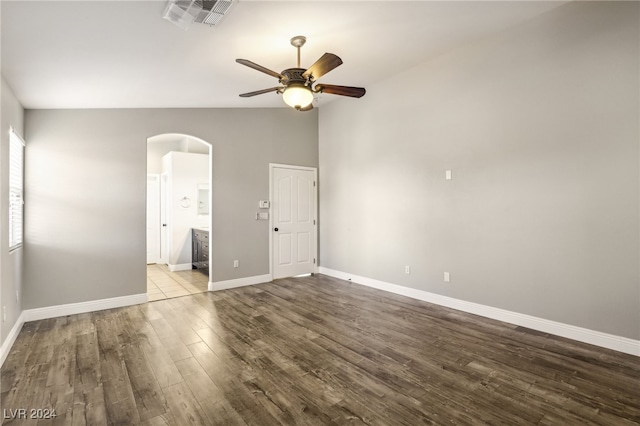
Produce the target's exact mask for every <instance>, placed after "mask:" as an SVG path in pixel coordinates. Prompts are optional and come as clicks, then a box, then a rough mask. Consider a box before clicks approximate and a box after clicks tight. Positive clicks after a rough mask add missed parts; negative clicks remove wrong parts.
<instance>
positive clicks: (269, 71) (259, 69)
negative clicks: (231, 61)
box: [236, 59, 284, 80]
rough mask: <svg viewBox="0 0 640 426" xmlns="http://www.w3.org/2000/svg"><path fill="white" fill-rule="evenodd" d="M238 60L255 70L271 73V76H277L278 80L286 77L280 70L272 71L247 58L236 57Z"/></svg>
mask: <svg viewBox="0 0 640 426" xmlns="http://www.w3.org/2000/svg"><path fill="white" fill-rule="evenodd" d="M236 62H237V63H239V64H242V65H244V66H247V67H249V68H253V69H254V70H258V71H260V72H263V73H265V74H269V75H270V76H271V77H275V78H277V79H278V80H280V79H282V78H284V76H283V75H282V74H280V73H279V72H275V71H271V70H270V69H269V68H265V67H263V66H262V65H258V64H256V63H255V62H251V61H249V60H247V59H236Z"/></svg>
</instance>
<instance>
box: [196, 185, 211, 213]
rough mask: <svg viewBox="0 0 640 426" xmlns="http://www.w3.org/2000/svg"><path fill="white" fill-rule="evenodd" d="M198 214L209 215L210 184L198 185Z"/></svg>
mask: <svg viewBox="0 0 640 426" xmlns="http://www.w3.org/2000/svg"><path fill="white" fill-rule="evenodd" d="M198 214H199V215H207V214H209V184H207V183H199V184H198Z"/></svg>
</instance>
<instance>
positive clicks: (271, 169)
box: [269, 163, 318, 279]
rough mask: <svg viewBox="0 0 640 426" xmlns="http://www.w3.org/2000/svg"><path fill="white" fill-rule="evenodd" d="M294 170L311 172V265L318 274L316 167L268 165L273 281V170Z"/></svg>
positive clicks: (271, 275)
mask: <svg viewBox="0 0 640 426" xmlns="http://www.w3.org/2000/svg"><path fill="white" fill-rule="evenodd" d="M275 168H279V169H294V170H305V171H312V172H313V181H314V185H313V199H314V201H315V202H314V203H313V205H314V212H313V219H314V223H315V226H314V227H313V232H314V237H315V245H314V247H313V257H314V259H316V260H315V264H314V265H313V273H314V274H317V273H318V184H317V182H318V168H317V167H307V166H295V165H291V164H278V163H269V200H270V201H269V276H270V277H271V279H273V259H274V254H273V203H272V201H273V191H274V188H273V169H275Z"/></svg>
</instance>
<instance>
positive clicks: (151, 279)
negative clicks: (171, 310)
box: [147, 264, 209, 302]
mask: <svg viewBox="0 0 640 426" xmlns="http://www.w3.org/2000/svg"><path fill="white" fill-rule="evenodd" d="M208 281H209V277H208V276H207V275H206V274H203V273H202V272H199V271H197V270H190V271H178V272H171V271H169V269H168V268H167V265H158V264H152V265H147V294H148V295H149V302H153V301H156V300H162V299H170V298H172V297H179V296H187V295H189V294H196V293H204V292H205V291H207V290H208Z"/></svg>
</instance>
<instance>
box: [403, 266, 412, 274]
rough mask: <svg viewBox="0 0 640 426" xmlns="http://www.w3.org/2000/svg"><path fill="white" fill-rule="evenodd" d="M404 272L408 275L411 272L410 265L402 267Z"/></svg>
mask: <svg viewBox="0 0 640 426" xmlns="http://www.w3.org/2000/svg"><path fill="white" fill-rule="evenodd" d="M404 273H405V274H407V275H409V274H410V273H411V266H409V265H406V266H405V267H404Z"/></svg>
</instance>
